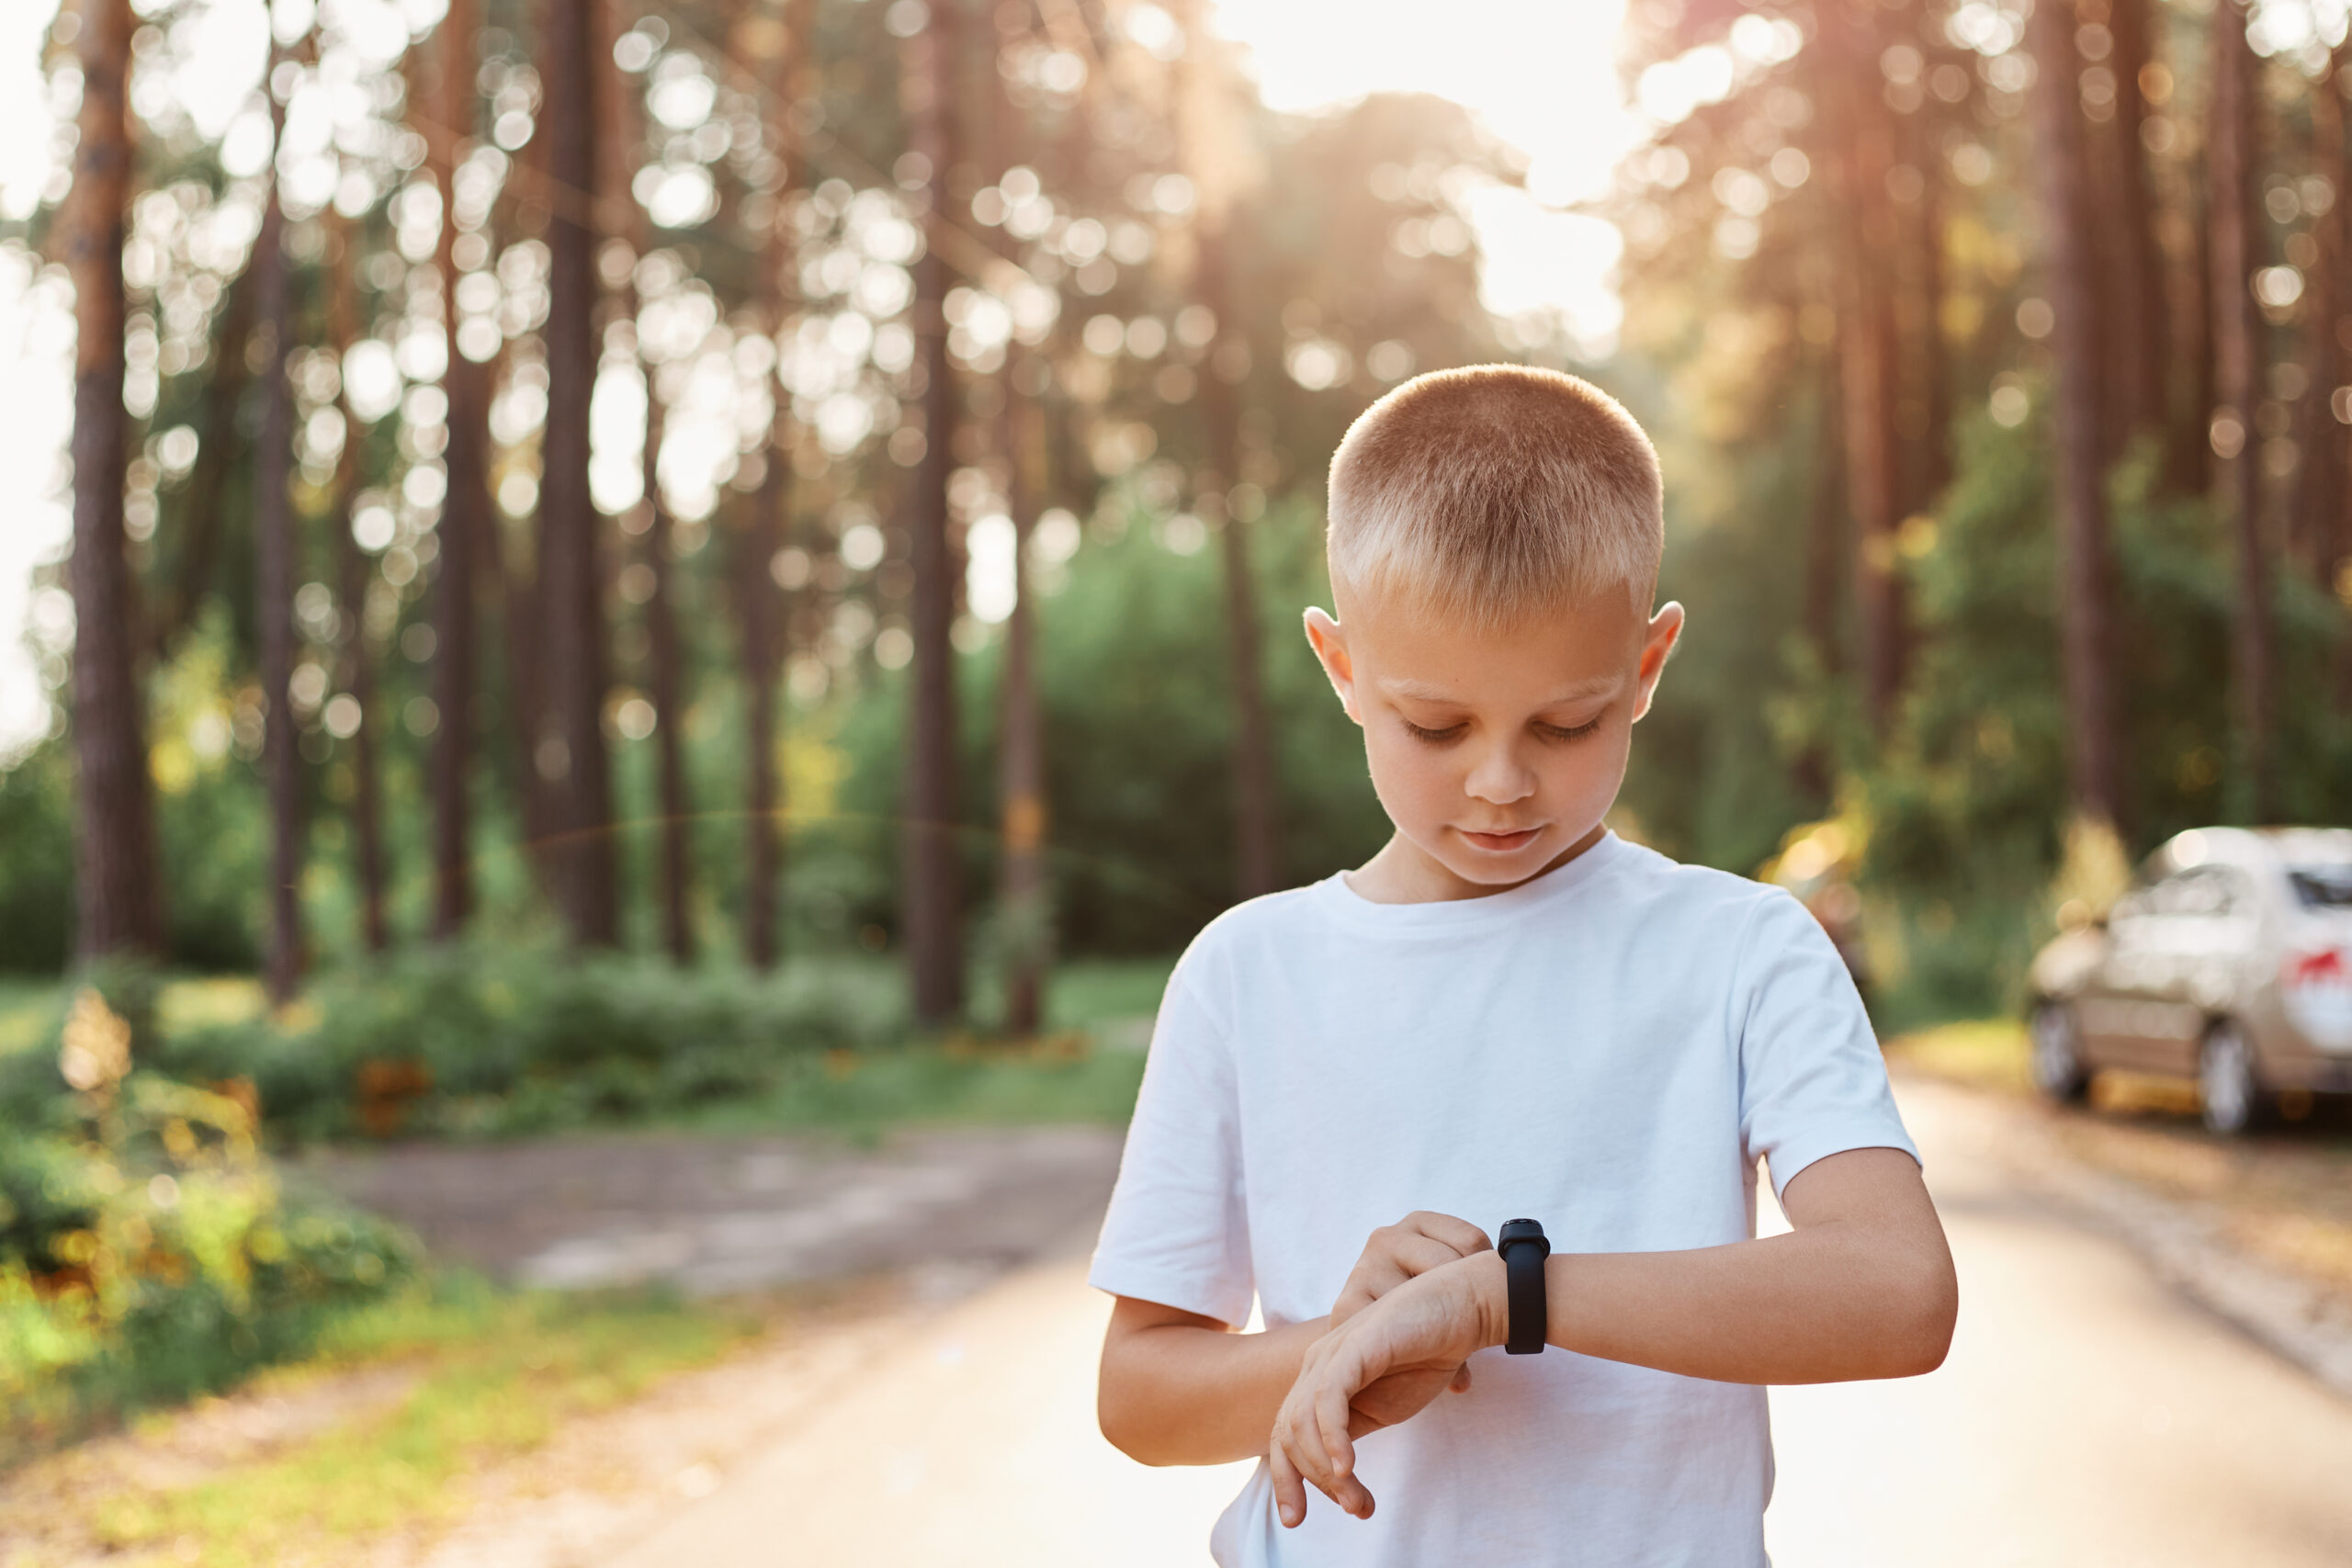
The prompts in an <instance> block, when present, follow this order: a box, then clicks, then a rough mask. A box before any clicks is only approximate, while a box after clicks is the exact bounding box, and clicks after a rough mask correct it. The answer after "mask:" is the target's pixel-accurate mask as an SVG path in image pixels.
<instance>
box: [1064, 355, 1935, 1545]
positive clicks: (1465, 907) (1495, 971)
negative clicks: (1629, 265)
mask: <svg viewBox="0 0 2352 1568" xmlns="http://www.w3.org/2000/svg"><path fill="white" fill-rule="evenodd" d="M1662 537H1663V524H1662V513H1661V504H1660V491H1659V481H1658V471H1657V457H1656V455H1655V453H1654V452H1653V451H1652V450H1651V447H1650V444H1649V442H1648V440H1647V439H1646V438H1645V436H1644V435H1643V434H1642V432H1641V430H1640V428H1639V427H1638V426H1637V425H1636V424H1635V423H1634V421H1633V420H1632V418H1631V417H1629V416H1628V415H1627V414H1626V412H1624V410H1623V409H1622V408H1620V407H1619V406H1618V405H1617V404H1616V403H1615V402H1614V401H1612V400H1610V399H1609V398H1608V397H1607V396H1605V395H1604V394H1602V393H1601V392H1600V391H1598V390H1596V389H1594V388H1592V387H1590V386H1589V385H1588V384H1586V383H1585V382H1583V381H1580V380H1577V379H1576V378H1572V377H1567V376H1562V375H1556V374H1553V373H1551V372H1547V371H1540V370H1530V369H1524V368H1519V367H1508V366H1483V367H1475V368H1470V369H1464V370H1453V371H1447V372H1443V373H1441V374H1437V375H1432V376H1424V377H1422V378H1419V379H1418V380H1415V381H1413V382H1410V383H1408V385H1406V386H1404V387H1400V388H1399V389H1397V390H1396V391H1395V392H1393V393H1391V394H1390V395H1389V396H1387V397H1386V398H1385V399H1383V400H1381V401H1380V402H1378V403H1376V404H1374V406H1373V407H1372V408H1371V409H1370V410H1369V411H1368V412H1365V413H1364V414H1363V417H1362V418H1360V419H1359V420H1358V421H1357V422H1356V423H1355V425H1354V426H1353V428H1351V430H1350V431H1349V433H1348V435H1347V439H1346V440H1345V441H1344V442H1342V443H1341V445H1340V450H1339V453H1338V455H1337V456H1336V457H1334V458H1333V460H1332V464H1331V477H1330V531H1329V556H1330V565H1331V583H1332V590H1331V592H1332V599H1333V607H1334V608H1335V609H1336V610H1337V611H1338V617H1337V618H1336V619H1334V618H1333V617H1332V616H1331V615H1326V614H1324V613H1323V612H1322V611H1320V610H1314V609H1310V610H1308V611H1307V612H1306V635H1307V638H1308V640H1309V641H1310V642H1312V643H1313V645H1314V648H1315V653H1316V657H1317V658H1318V659H1319V660H1322V663H1323V668H1324V670H1325V671H1326V672H1327V673H1328V674H1329V677H1330V680H1331V685H1332V688H1333V690H1334V691H1336V692H1337V693H1338V694H1339V697H1340V703H1341V704H1342V705H1344V706H1345V707H1346V709H1347V712H1348V716H1350V717H1351V718H1352V719H1354V720H1355V721H1356V723H1357V724H1358V725H1359V726H1361V727H1362V728H1363V734H1364V751H1365V755H1366V758H1367V760H1368V761H1369V763H1370V766H1371V773H1372V781H1373V785H1374V789H1375V791H1376V792H1377V793H1378V795H1379V796H1380V802H1381V805H1382V807H1384V808H1385V810H1386V812H1387V814H1388V817H1389V819H1390V821H1391V823H1392V824H1393V825H1394V826H1395V829H1396V832H1395V834H1394V836H1393V837H1391V838H1390V840H1388V843H1387V845H1386V846H1385V848H1383V849H1382V850H1381V851H1380V852H1379V853H1378V854H1376V855H1374V857H1373V858H1372V859H1371V860H1370V861H1368V862H1366V863H1364V864H1363V866H1362V867H1360V868H1359V869H1357V870H1355V871H1353V872H1350V873H1346V874H1341V875H1337V876H1333V877H1331V878H1329V879H1328V880H1327V881H1324V882H1322V883H1319V884H1317V885H1316V886H1312V887H1306V888H1301V889H1298V890H1295V891H1293V892H1288V893H1282V894H1277V895H1274V896H1272V897H1266V898H1260V899H1257V900H1255V901H1254V902H1251V903H1249V904H1246V905H1243V906H1241V907H1240V908H1236V909H1233V910H1231V911H1229V912H1228V913H1227V914H1226V915H1225V916H1223V917H1222V918H1220V919H1217V920H1216V922H1215V923H1213V924H1212V925H1210V926H1209V928H1208V929H1207V930H1206V931H1203V932H1202V933H1201V935H1200V937H1199V938H1198V939H1197V940H1196V941H1195V942H1193V945H1192V947H1191V949H1190V950H1189V951H1188V952H1187V953H1185V955H1184V958H1183V960H1182V963H1180V964H1178V965H1177V968H1176V972H1175V974H1174V975H1173V976H1172V977H1171V978H1170V981H1169V985H1168V993H1167V998H1166V1000H1165V1002H1164V1003H1163V1005H1162V1007H1161V1010H1160V1015H1159V1027H1158V1029H1157V1031H1156V1032H1155V1034H1154V1036H1153V1041H1152V1047H1151V1057H1150V1062H1149V1066H1148V1070H1147V1071H1146V1074H1145V1077H1144V1086H1143V1092H1142V1095H1141V1098H1140V1100H1139V1101H1138V1103H1137V1105H1136V1116H1135V1122H1134V1126H1133V1129H1132V1131H1131V1132H1130V1134H1129V1135H1128V1141H1127V1148H1126V1155H1125V1163H1124V1165H1123V1166H1122V1168H1121V1171H1120V1177H1119V1185H1118V1190H1117V1192H1116V1194H1115V1195H1114V1198H1113V1200H1112V1203H1111V1210H1110V1213H1109V1216H1108V1218H1107V1219H1106V1220H1105V1222H1104V1224H1103V1238H1102V1243H1101V1246H1100V1247H1099V1248H1098V1249H1097V1251H1096V1253H1095V1258H1094V1266H1093V1272H1092V1279H1093V1282H1094V1283H1095V1284H1096V1285H1097V1286H1099V1287H1101V1288H1102V1289H1103V1290H1105V1291H1107V1292H1111V1293H1112V1294H1114V1295H1115V1296H1116V1297H1117V1298H1118V1302H1117V1304H1116V1306H1115V1308H1114V1314H1113V1317H1112V1323H1111V1329H1110V1333H1109V1335H1108V1337H1107V1338H1106V1340H1105V1342H1104V1345H1103V1375H1102V1391H1101V1416H1102V1423H1103V1432H1104V1433H1105V1435H1107V1436H1108V1437H1109V1438H1111V1440H1112V1441H1113V1442H1114V1443H1116V1444H1117V1445H1118V1446H1119V1447H1120V1448H1121V1449H1123V1450H1125V1451H1126V1452H1127V1453H1129V1454H1130V1455H1132V1456H1134V1457H1135V1458H1136V1459H1138V1460H1141V1461H1144V1462H1146V1463H1148V1464H1215V1463H1221V1462H1224V1461H1231V1460H1237V1459H1243V1458H1248V1457H1250V1456H1252V1455H1256V1456H1262V1462H1261V1464H1260V1466H1259V1468H1258V1471H1257V1472H1256V1474H1255V1476H1254V1477H1253V1479H1252V1480H1251V1482H1250V1485H1249V1486H1248V1487H1247V1488H1246V1489H1245V1490H1244V1491H1243V1493H1242V1494H1241V1495H1240V1496H1239V1497H1238V1498H1237V1499H1236V1500H1235V1502H1234V1504H1233V1506H1231V1507H1230V1508H1229V1509H1227V1512H1226V1515H1225V1517H1223V1518H1222V1519H1221V1520H1220V1521H1219V1522H1218V1525H1217V1528H1216V1532H1215V1535H1214V1536H1213V1538H1212V1541H1211V1548H1212V1551H1213V1553H1214V1554H1215V1556H1216V1561H1217V1562H1220V1563H1223V1564H1226V1565H1227V1568H1238V1565H1241V1564H1252V1565H1255V1564H1272V1563H1282V1564H1340V1563H1347V1564H1374V1563H1377V1564H1397V1565H1404V1564H1428V1565H1439V1564H1488V1563H1491V1564H1511V1565H1514V1568H1517V1565H1522V1564H1539V1563H1557V1564H1571V1563H1573V1564H1577V1565H1580V1568H1634V1565H1637V1564H1638V1565H1644V1568H1647V1565H1653V1564H1655V1565H1661V1568H1663V1565H1667V1564H1689V1565H1691V1568H1700V1565H1703V1568H1747V1565H1756V1568H1761V1565H1762V1564H1763V1563H1764V1562H1765V1556H1764V1547H1763V1530H1762V1517H1763V1512H1764V1505H1765V1502H1766V1500H1767V1498H1768V1496H1769V1495H1770V1488H1771V1448H1770V1437H1769V1434H1768V1432H1767V1427H1766V1416H1765V1398H1764V1388H1763V1385H1765V1384H1767V1383H1775V1382H1825V1381H1831V1380H1838V1379H1848V1378H1876V1377H1902V1376H1908V1375H1911V1374H1915V1373H1919V1372H1924V1371H1929V1370H1931V1369H1933V1368H1934V1367H1935V1366H1937V1365H1938V1364H1939V1362H1940V1361H1941V1360H1942V1359H1943V1355H1944V1351H1945V1348H1946V1347H1947V1345H1948V1344H1949V1342H1950V1339H1951V1325H1952V1319H1953V1314H1954V1312H1955V1310H1956V1301H1957V1289H1956V1285H1955V1283H1954V1279H1953V1274H1952V1269H1951V1258H1950V1255H1949V1253H1948V1252H1947V1251H1946V1248H1945V1245H1944V1239H1943V1233H1942V1230H1941V1227H1940V1226H1939V1224H1938V1223H1937V1220H1936V1215H1935V1211H1934V1209H1933V1207H1932V1206H1931V1205H1930V1203H1929V1201H1928V1195H1927V1191H1926V1189H1925V1188H1924V1186H1923V1185H1922V1184H1921V1182H1920V1179H1919V1171H1918V1167H1917V1155H1916V1154H1915V1152H1914V1151H1913V1149H1912V1146H1911V1144H1910V1141H1909V1139H1908V1138H1907V1137H1906V1136H1905V1133H1904V1130H1903V1125H1902V1122H1901V1121H1900V1119H1899V1118H1898V1117H1897V1116H1896V1114H1895V1111H1894V1103H1893V1100H1892V1099H1891V1098H1890V1096H1889V1094H1888V1091H1887V1085H1886V1077H1885V1072H1884V1069H1883V1066H1882V1065H1881V1062H1880V1058H1879V1054H1878V1050H1877V1046H1876V1044H1875V1043H1874V1041H1873V1039H1872V1036H1871V1029H1870V1022H1869V1020H1868V1019H1867V1017H1865V1015H1864V1013H1863V1011H1862V1007H1861V1003H1860V999H1859V998H1857V996H1856V995H1855V992H1854V988H1853V986H1852V984H1851V983H1850V982H1849V979H1848V978H1847V976H1846V972H1845V969H1844V967H1843V965H1842V964H1840V963H1839V962H1838V954H1837V953H1836V951H1835V950H1834V949H1833V948H1832V947H1831V946H1830V943H1829V941H1828V939H1827V938H1826V936H1825V935H1824V934H1823V933H1822V931H1821V930H1820V928H1819V927H1818V926H1816V925H1815V923H1814V922H1813V920H1812V919H1810V917H1808V916H1807V915H1806V914H1805V912H1804V909H1803V908H1801V907H1800V906H1799V905H1798V904H1797V903H1796V902H1795V901H1794V900H1793V899H1792V898H1791V897H1789V896H1788V895H1787V894H1785V893H1782V892H1780V891H1778V890H1776V889H1772V888H1769V887H1764V886H1758V885H1757V884H1755V883H1752V882H1748V881H1746V880H1744V879H1742V878H1739V877H1736V876H1730V875H1726V874H1722V873H1719V872H1713V871H1707V870H1702V869H1700V868H1696V867H1689V866H1682V865H1678V864H1676V863H1674V862H1672V861H1669V860H1668V859H1667V858H1665V857H1664V856H1662V855H1659V854H1656V853H1654V852H1651V851H1649V850H1646V849H1642V848H1639V847H1636V846H1634V845H1632V844H1629V843H1627V842H1625V841H1623V840H1621V839H1619V838H1617V837H1616V836H1615V835H1613V834H1611V832H1609V830H1608V829H1606V828H1605V827H1603V826H1602V818H1603V816H1604V814H1605V813H1606V812H1607V811H1608V809H1609V807H1610V805H1611V802H1612V801H1614V799H1615V798H1616V795H1617V790H1618V787H1619V785H1620V784H1622V782H1623V778H1624V772H1625V759H1626V755H1627V751H1628V748H1629V745H1630V743H1631V739H1632V732H1633V726H1634V722H1635V721H1636V720H1637V719H1639V718H1640V717H1641V716H1642V715H1643V714H1644V713H1645V711H1646V710H1647V708H1648V706H1649V703H1650V699H1651V695H1652V694H1653V692H1654V691H1655V690H1656V688H1657V680H1658V675H1659V672H1660V671H1662V670H1663V669H1664V668H1665V666H1666V661H1667V655H1668V653H1669V652H1670V651H1672V649H1673V647H1674V643H1675V639H1676V638H1677V637H1679V636H1680V634H1681V631H1682V622H1683V615H1682V610H1681V607H1680V606H1679V605H1677V604H1667V605H1666V606H1664V607H1663V608H1661V609H1659V610H1657V612H1656V613H1655V614H1652V613H1651V612H1650V603H1651V595H1652V592H1653V589H1654V588H1655V585H1656V581H1657V565H1658V556H1659V550H1660V547H1661V543H1662ZM1759 1158H1762V1159H1765V1160H1767V1161H1768V1162H1769V1166H1770V1171H1771V1174H1772V1177H1773V1179H1774V1180H1775V1182H1776V1183H1778V1184H1779V1188H1780V1195H1781V1204H1782V1206H1783V1208H1785V1209H1786V1211H1787V1213H1788V1215H1789V1218H1790V1220H1791V1222H1792V1224H1793V1226H1794V1230H1793V1232H1792V1234H1789V1235H1781V1236H1776V1237H1772V1238H1770V1239H1767V1240H1761V1241H1759V1240H1756V1239H1753V1237H1754V1234H1755V1208H1756V1186H1755V1183H1756V1171H1757V1164H1758V1159H1759ZM1399 1215H1402V1216H1404V1217H1403V1218H1402V1219H1399V1218H1398V1216H1399ZM1519 1215H1524V1216H1529V1217H1532V1218H1534V1219H1537V1220H1540V1221H1541V1222H1542V1223H1543V1224H1544V1227H1545V1228H1546V1231H1547V1232H1548V1235H1549V1237H1550V1240H1551V1245H1552V1247H1553V1253H1552V1256H1551V1257H1550V1258H1549V1259H1548V1260H1547V1261H1545V1262H1544V1263H1542V1264H1541V1265H1540V1275H1541V1283H1542V1285H1543V1287H1544V1297H1545V1305H1544V1309H1543V1310H1542V1311H1540V1312H1538V1313H1536V1314H1534V1315H1535V1316H1536V1317H1537V1318H1538V1319H1539V1320H1540V1324H1539V1326H1540V1328H1541V1331H1542V1337H1543V1339H1544V1341H1545V1342H1546V1343H1547V1344H1548V1345H1549V1346H1550V1347H1551V1348H1552V1349H1551V1353H1549V1354H1542V1355H1522V1356H1516V1357H1511V1358H1509V1359H1506V1358H1505V1357H1504V1356H1503V1354H1502V1353H1501V1352H1500V1350H1499V1349H1498V1346H1500V1345H1501V1343H1502V1342H1503V1339H1504V1338H1505V1336H1506V1332H1507V1329H1506V1325H1507V1322H1508V1318H1509V1309H1508V1308H1507V1305H1506V1292H1505V1285H1504V1275H1505V1270H1504V1266H1503V1263H1502V1262H1501V1261H1500V1259H1498V1257H1497V1255H1496V1253H1495V1252H1494V1250H1493V1248H1492V1247H1491V1245H1490V1239H1489V1235H1490V1230H1491V1229H1492V1228H1493V1227H1497V1226H1499V1225H1500V1224H1501V1223H1502V1222H1503V1221H1504V1220H1505V1219H1506V1218H1509V1217H1511V1216H1519ZM1253 1296H1254V1297H1255V1299H1256V1301H1257V1303H1259V1306H1260V1308H1261V1311H1262V1314H1263V1317H1264V1322H1265V1329H1264V1331H1263V1332H1261V1333H1241V1332H1238V1329H1239V1327H1240V1325H1242V1324H1243V1323H1244V1322H1245V1321H1246V1320H1247V1319H1248V1318H1249V1316H1250V1303H1251V1300H1252V1297H1253ZM1310 1487H1311V1488H1313V1489H1314V1491H1315V1492H1317V1493H1319V1494H1320V1495H1319V1496H1316V1497H1313V1498H1312V1500H1311V1503H1310V1495H1309V1488H1310ZM1375 1497H1377V1498H1378V1499H1379V1507H1378V1510H1377V1512H1375V1511H1374V1498H1375ZM1326 1499H1328V1501H1326Z"/></svg>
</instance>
